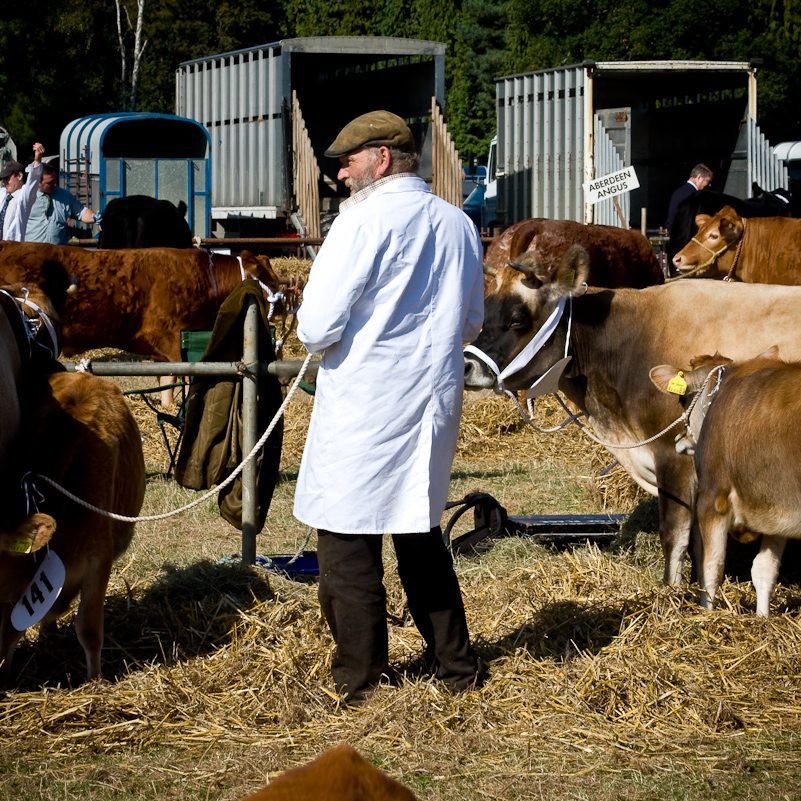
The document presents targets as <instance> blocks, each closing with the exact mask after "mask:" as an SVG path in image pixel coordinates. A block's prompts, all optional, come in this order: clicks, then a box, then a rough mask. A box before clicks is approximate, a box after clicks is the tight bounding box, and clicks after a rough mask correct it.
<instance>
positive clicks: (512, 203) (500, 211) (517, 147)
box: [485, 60, 789, 229]
mask: <svg viewBox="0 0 801 801" xmlns="http://www.w3.org/2000/svg"><path fill="white" fill-rule="evenodd" d="M760 66H761V62H760V61H758V60H754V61H751V62H729V61H727V62H713V61H630V62H617V61H585V62H583V63H582V64H574V65H572V66H566V67H558V68H556V69H549V70H538V71H535V72H527V73H522V74H517V75H507V76H504V77H500V78H496V100H497V125H498V128H497V167H496V169H495V170H493V171H492V173H491V174H490V175H489V176H488V183H487V189H486V195H487V197H489V198H492V197H494V196H495V195H497V201H496V202H497V209H496V210H495V211H494V212H492V211H491V210H490V211H489V212H488V214H485V216H487V217H488V216H492V219H493V224H494V225H497V226H499V227H506V226H509V225H511V224H513V223H515V222H518V221H519V220H523V219H527V218H530V217H545V218H550V219H566V220H576V221H578V222H586V223H591V222H595V223H600V224H605V225H623V226H626V227H636V228H640V227H642V224H643V215H645V217H646V218H647V225H648V226H649V227H651V228H652V229H654V228H658V227H659V226H662V225H664V222H665V218H666V216H667V208H668V202H669V200H670V196H671V194H672V193H673V191H674V190H675V189H676V188H677V187H678V186H680V185H681V183H682V182H683V181H685V180H686V179H687V177H688V176H689V174H690V170H691V169H692V167H693V166H694V165H695V164H697V163H699V162H700V163H705V164H707V165H708V166H709V167H711V169H712V170H713V171H714V173H715V180H714V184H713V188H714V189H716V190H718V191H722V192H725V193H727V194H730V195H735V196H737V197H743V198H745V197H749V196H750V195H751V185H752V182H754V181H755V182H757V183H758V184H759V185H760V186H761V187H762V188H763V189H767V190H773V189H777V188H779V187H783V188H787V187H788V185H789V184H788V176H787V169H786V166H785V165H784V164H783V163H782V162H781V161H780V160H779V159H778V158H777V157H776V156H775V155H774V154H773V152H772V149H771V147H770V145H769V144H768V142H767V141H766V140H765V137H764V136H763V135H762V133H761V131H760V130H759V127H758V126H757V124H756V122H757V71H758V68H759V67H760ZM491 156H492V157H493V158H494V155H492V154H491ZM628 167H633V168H634V170H635V172H636V176H637V179H638V181H639V188H637V189H634V190H633V191H630V192H626V193H624V194H620V195H618V196H616V199H617V201H618V206H619V209H620V211H618V209H616V208H615V203H614V200H613V199H612V198H606V199H603V200H601V201H599V202H598V203H596V204H594V205H593V204H590V203H588V202H587V198H585V194H584V189H583V187H584V184H585V182H588V181H593V180H596V179H600V178H602V177H603V176H606V175H609V174H612V173H615V172H617V171H619V170H622V169H624V168H628ZM493 179H494V180H493ZM495 182H496V183H495ZM494 184H495V185H494ZM643 210H644V211H643Z"/></svg>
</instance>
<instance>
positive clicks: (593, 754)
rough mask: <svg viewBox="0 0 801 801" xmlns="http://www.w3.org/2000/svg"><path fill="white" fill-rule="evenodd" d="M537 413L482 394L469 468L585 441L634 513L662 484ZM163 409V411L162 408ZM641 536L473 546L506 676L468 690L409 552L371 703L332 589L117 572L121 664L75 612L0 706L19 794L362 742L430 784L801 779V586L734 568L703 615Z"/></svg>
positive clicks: (541, 457) (151, 783) (487, 645)
mask: <svg viewBox="0 0 801 801" xmlns="http://www.w3.org/2000/svg"><path fill="white" fill-rule="evenodd" d="M309 405H310V401H309V399H308V398H307V399H305V400H304V401H303V402H302V403H300V404H298V405H293V406H292V407H290V414H289V417H288V419H287V435H286V436H287V439H286V443H285V448H284V461H285V463H286V464H290V463H294V464H295V465H296V464H297V460H298V459H299V454H300V449H301V448H302V441H303V438H304V436H305V426H306V424H307V419H308V407H309ZM134 408H135V409H136V407H134ZM135 413H136V412H135ZM515 414H516V413H512V412H511V411H510V410H509V407H508V405H506V404H503V403H502V402H501V401H500V399H497V398H495V397H488V396H468V402H467V403H466V406H465V417H464V425H463V427H462V433H461V435H460V443H459V455H458V456H457V463H463V462H464V460H465V459H468V460H470V462H471V464H472V463H475V462H482V463H484V464H486V465H488V466H491V465H492V464H493V463H495V462H497V461H514V460H521V461H524V462H525V461H530V462H536V463H538V464H540V465H541V466H545V467H547V465H548V464H551V463H553V462H555V461H556V460H567V461H571V462H576V463H578V464H579V465H580V469H581V470H583V471H584V475H586V476H587V478H586V479H585V480H586V481H587V482H588V485H587V487H588V490H589V496H590V497H591V498H593V499H594V503H596V504H597V505H598V506H599V507H601V508H612V509H613V510H615V511H617V510H622V511H628V510H629V509H631V507H632V505H633V503H634V502H635V501H636V500H637V499H638V498H639V497H641V496H639V494H638V492H637V491H636V490H634V489H633V488H632V485H631V482H630V481H628V479H627V478H626V477H625V474H624V475H623V476H620V475H619V473H620V472H621V471H618V474H617V475H616V474H615V473H612V474H611V475H610V476H607V477H606V478H604V479H598V478H597V477H595V474H597V472H598V469H599V468H600V467H605V466H606V465H608V463H609V457H608V454H606V452H605V451H603V450H602V449H600V448H599V447H598V446H595V445H594V444H592V443H588V441H587V440H586V439H583V435H581V434H580V433H579V432H578V431H573V432H567V433H563V434H561V435H559V436H554V437H550V438H549V437H544V436H540V435H534V436H532V435H531V434H530V433H529V432H528V431H526V430H525V429H524V427H523V425H522V424H521V423H520V422H519V421H518V419H517V418H516V416H515ZM538 415H541V420H540V422H541V424H547V425H552V424H553V418H554V417H555V416H556V415H557V410H556V409H555V408H550V407H549V406H548V404H544V405H542V406H541V408H540V410H539V411H538ZM137 416H138V417H139V415H138V414H137ZM141 419H142V420H144V422H143V423H141V424H142V425H143V427H144V428H145V429H146V430H147V425H148V424H147V420H149V419H152V414H150V415H149V416H148V415H144V416H143V417H142V418H141ZM155 433H156V436H159V435H158V432H155ZM148 436H150V434H149V433H148ZM159 447H162V446H159ZM151 458H152V460H155V459H156V458H161V457H155V456H154V457H149V459H151ZM165 466H166V465H165ZM593 487H594V488H595V489H594V491H595V495H593V494H592V493H593ZM510 511H512V512H516V511H517V510H516V509H510ZM635 533H636V537H634V538H633V542H634V547H632V548H631V549H629V550H626V551H624V552H622V553H615V552H613V551H611V550H610V551H607V552H603V551H600V550H598V549H596V548H593V547H588V548H576V549H574V550H566V551H556V550H553V549H550V548H547V547H544V546H538V545H536V544H533V543H532V542H530V541H527V540H520V539H513V538H510V539H505V540H500V541H498V542H497V543H495V544H494V546H493V547H492V548H491V549H490V550H488V551H487V552H486V553H485V554H483V555H482V556H481V557H480V558H473V559H468V558H460V559H459V560H458V563H457V569H458V572H459V577H460V581H461V584H462V588H463V594H464V597H465V604H466V607H467V613H468V622H469V625H470V630H471V633H472V636H473V638H474V641H475V644H476V647H477V649H478V650H479V652H480V653H481V655H482V657H483V658H484V659H485V660H487V661H488V663H489V666H490V671H491V672H490V679H489V681H488V683H487V685H486V686H485V687H484V688H482V689H481V690H477V691H470V692H466V693H463V694H461V695H458V696H451V695H450V694H448V693H447V692H445V691H444V690H443V688H442V687H441V686H440V685H439V684H438V683H436V682H434V681H432V680H431V679H430V677H428V676H427V675H426V674H425V673H424V672H423V670H422V666H421V664H420V656H421V653H422V642H421V640H420V637H419V635H418V633H417V631H416V629H415V628H414V626H413V625H412V623H411V621H410V619H409V616H408V612H407V611H406V608H405V603H404V599H403V594H402V591H401V588H400V583H399V580H398V578H397V575H396V573H395V572H394V569H393V565H392V561H391V559H389V560H388V563H387V568H388V573H387V584H388V592H389V601H388V607H389V613H390V620H391V625H390V649H391V659H392V662H393V665H394V666H396V667H399V669H400V672H401V678H400V680H399V684H398V686H395V687H388V686H384V687H381V688H380V689H379V690H378V691H377V693H376V694H375V695H374V696H373V697H372V698H371V699H370V701H369V702H368V703H367V704H366V705H365V706H363V707H360V708H356V709H345V708H344V707H343V706H342V705H341V704H340V703H339V702H338V700H337V699H336V698H335V697H334V696H333V694H332V692H331V682H330V676H329V665H330V657H331V647H332V645H331V641H330V637H329V635H328V633H327V631H326V629H325V626H324V624H323V623H322V621H321V619H320V614H319V609H318V606H317V603H316V597H315V586H314V585H304V584H298V583H293V582H290V581H287V580H284V579H282V578H280V577H277V576H274V575H269V576H268V574H266V573H265V572H264V571H261V570H258V569H251V568H243V567H241V566H228V565H218V564H214V563H212V562H198V563H196V564H193V565H191V566H189V567H185V568H182V569H178V568H169V567H166V568H165V569H163V570H162V571H161V572H160V573H159V574H157V575H155V576H146V577H142V578H139V579H136V580H130V581H129V579H128V576H127V575H126V574H125V571H124V570H118V572H117V574H115V575H114V576H113V577H112V584H111V588H110V591H109V596H108V598H107V602H106V635H107V641H106V647H105V649H104V654H103V656H104V672H105V676H106V679H105V680H104V681H103V682H94V683H91V684H84V685H81V684H80V683H79V682H80V680H81V677H82V675H83V669H84V668H83V654H82V652H81V649H80V647H79V646H78V645H77V642H76V640H75V636H74V631H73V630H72V627H71V625H70V622H71V621H70V618H69V616H67V618H65V619H63V620H62V621H61V623H60V626H59V628H58V629H57V630H56V631H55V632H53V633H51V634H50V635H49V636H48V638H47V642H46V643H43V642H37V635H36V634H35V633H29V634H28V635H27V636H26V638H25V639H24V640H23V642H22V643H21V644H20V646H19V648H18V650H17V653H16V655H15V664H16V666H17V669H18V670H19V672H20V674H21V675H20V681H19V686H18V689H16V690H14V691H12V692H10V693H9V694H8V695H7V696H6V697H5V699H4V700H3V701H2V703H0V722H2V728H0V732H2V733H1V734H0V738H2V739H1V740H0V741H2V744H3V753H4V756H5V759H4V772H3V775H2V776H0V795H2V796H3V797H11V795H10V794H9V788H11V787H13V788H15V793H14V794H15V795H18V797H26V798H35V797H39V795H38V794H37V792H36V788H39V789H41V788H42V787H45V788H47V787H58V788H63V797H64V798H73V797H81V798H90V799H94V798H108V797H126V798H129V797H130V798H143V799H144V798H157V797H159V796H163V797H164V798H165V799H168V798H184V797H197V798H214V799H221V800H224V801H228V799H236V798H240V797H241V796H243V795H244V794H245V793H246V792H248V791H250V790H252V789H254V788H256V787H258V786H261V785H263V784H264V783H265V781H266V780H267V778H268V775H269V774H270V773H274V772H275V771H278V770H283V769H286V768H288V767H291V766H292V765H296V764H300V763H302V762H305V761H307V760H308V759H310V758H312V757H313V756H315V755H316V754H318V753H319V752H321V751H322V750H324V749H325V748H327V747H330V746H332V745H334V744H337V743H339V742H342V741H347V742H349V743H351V744H352V745H353V746H355V747H356V748H358V749H359V750H360V751H362V753H364V754H365V755H366V756H368V758H370V759H371V760H372V761H373V762H374V763H375V764H377V765H378V766H379V767H382V768H383V769H385V770H386V771H388V772H389V773H390V774H392V775H394V776H396V777H397V778H399V779H400V780H401V781H404V782H405V783H407V784H408V785H409V786H410V787H411V788H412V789H414V790H415V792H417V793H418V795H419V796H420V797H421V798H431V799H440V798H469V799H473V798H475V799H478V798H504V799H513V798H533V797H537V798H539V797H542V798H576V799H578V798H594V799H597V798H606V797H609V798H612V797H615V798H623V797H625V798H654V797H661V796H658V795H654V794H653V793H652V792H650V790H649V788H652V787H654V786H657V785H658V784H659V782H661V781H667V782H678V785H679V786H680V788H681V792H680V793H679V794H678V797H683V798H684V797H687V798H689V797H693V798H694V797H698V798H700V797H701V796H702V795H703V797H709V796H710V795H711V796H712V797H714V796H715V793H714V788H715V787H716V786H719V785H720V783H721V782H724V778H723V777H727V776H732V775H734V776H736V775H742V776H744V777H748V776H749V775H755V774H756V773H757V772H758V773H759V775H760V776H761V777H763V779H761V781H762V782H763V785H762V786H764V787H769V786H770V782H771V781H777V780H778V779H777V777H780V776H783V775H793V773H796V774H797V772H798V770H799V768H801V750H799V748H798V737H799V734H801V692H799V678H800V677H801V655H800V654H799V648H798V642H799V638H800V637H801V617H799V613H798V608H799V605H801V602H800V601H799V599H798V598H797V596H796V595H794V594H793V589H792V588H791V589H786V588H782V587H780V588H778V589H777V592H776V594H775V596H774V609H775V610H777V611H778V614H776V615H775V616H774V617H773V618H771V619H770V620H768V621H760V620H756V619H755V618H754V616H753V610H754V608H755V598H754V594H753V592H752V590H751V588H750V585H748V584H735V583H726V584H724V586H723V587H722V588H721V591H720V593H719V601H718V606H719V608H718V609H717V610H716V611H714V612H712V613H702V612H701V611H700V610H699V609H698V608H697V607H696V606H695V605H694V604H693V603H689V602H687V601H686V600H684V599H683V597H682V595H681V593H676V592H674V591H671V590H668V589H665V588H662V587H661V586H659V577H660V576H661V571H662V557H661V553H660V550H659V546H658V540H657V537H656V535H655V533H654V531H653V525H651V523H650V522H647V523H640V525H639V527H638V530H637V532H635ZM42 685H45V686H44V687H42ZM699 775H700V776H701V777H703V782H702V783H701V786H700V787H699V788H698V792H697V793H696V794H695V795H693V794H692V792H693V791H692V787H691V785H692V783H693V782H697V778H698V776H699ZM663 777H664V778H663ZM764 777H767V778H764ZM726 781H728V779H726ZM764 782H768V784H767V785H766V784H764ZM724 784H725V782H724ZM671 786H672V785H671ZM87 787H88V788H95V789H96V790H97V792H96V793H95V790H93V789H89V790H88V791H87V789H86V788H87ZM4 788H5V791H4ZM68 788H75V793H76V794H75V795H73V794H72V791H71V789H70V790H69V792H70V794H69V795H68ZM610 788H617V790H615V791H612V790H610ZM638 788H639V789H638ZM59 792H60V790H59ZM24 793H28V795H24ZM185 793H186V794H185ZM768 794H770V793H768ZM665 797H675V796H674V795H666V796H665Z"/></svg>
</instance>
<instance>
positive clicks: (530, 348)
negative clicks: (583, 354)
mask: <svg viewBox="0 0 801 801" xmlns="http://www.w3.org/2000/svg"><path fill="white" fill-rule="evenodd" d="M566 303H567V298H566V297H561V298H559V300H558V301H557V304H556V308H555V309H554V310H553V312H551V316H550V317H549V318H548V319H547V320H546V321H545V325H543V326H542V328H540V330H539V331H537V333H536V334H535V335H534V337H533V338H532V339H531V341H530V342H529V343H528V344H527V345H526V346H525V347H524V348H523V350H521V351H520V353H518V354H517V356H515V357H514V359H512V361H511V362H510V363H509V364H508V365H507V366H506V367H505V368H504V369H503V371H501V370H500V368H499V367H498V365H497V364H496V363H495V361H494V360H493V359H492V358H491V357H489V356H487V354H486V353H484V351H482V350H480V349H479V348H477V347H475V346H474V345H468V346H467V347H466V348H465V349H464V352H465V353H470V354H472V355H473V356H476V357H477V358H479V359H481V361H483V362H484V364H486V365H487V366H488V367H489V368H490V370H492V372H493V373H495V376H496V380H495V392H497V393H498V394H499V395H502V394H503V393H504V392H505V391H506V387H505V386H504V384H503V380H504V379H505V378H509V376H511V375H514V374H515V373H519V372H520V371H521V370H522V369H523V368H524V367H526V366H527V365H528V364H529V363H530V362H531V360H532V359H533V358H534V357H535V356H536V355H537V354H538V353H539V352H540V351H541V350H542V349H543V347H544V346H545V343H546V342H547V341H548V340H549V339H550V338H551V336H552V335H553V333H554V331H556V327H557V326H558V325H559V322H560V321H561V319H562V315H563V314H564V311H565V304H566ZM572 322H573V298H572V296H571V297H570V314H569V317H568V324H567V337H566V338H565V355H564V357H563V358H562V359H560V360H559V361H558V362H556V364H554V365H552V366H551V367H550V368H549V369H548V370H547V371H546V372H545V373H544V374H543V375H542V376H540V377H539V378H538V379H537V380H536V381H535V382H534V383H533V384H532V385H531V388H530V389H528V390H527V391H526V397H527V398H534V397H537V396H539V395H547V394H549V393H551V392H556V389H557V388H558V385H559V379H560V378H561V377H562V373H563V372H564V370H565V367H567V365H568V363H569V362H570V359H571V358H572V357H570V356H568V355H567V350H568V347H569V346H570V327H571V324H572Z"/></svg>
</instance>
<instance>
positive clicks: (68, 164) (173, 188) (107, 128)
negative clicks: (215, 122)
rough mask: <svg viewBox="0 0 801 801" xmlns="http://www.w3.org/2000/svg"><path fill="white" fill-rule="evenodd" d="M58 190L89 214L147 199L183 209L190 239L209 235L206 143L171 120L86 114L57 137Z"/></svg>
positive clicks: (197, 129)
mask: <svg viewBox="0 0 801 801" xmlns="http://www.w3.org/2000/svg"><path fill="white" fill-rule="evenodd" d="M59 156H60V161H59V166H60V177H61V185H62V186H64V187H65V188H66V189H69V190H70V191H71V192H72V193H73V194H75V195H77V196H78V198H80V199H81V200H82V201H83V202H84V203H85V204H86V205H87V206H89V207H90V208H92V209H94V210H95V211H101V212H102V211H104V210H105V208H106V205H107V204H108V202H109V201H110V200H113V199H114V198H118V197H128V196H130V195H148V196H150V197H155V198H158V199H160V200H169V201H170V202H172V203H174V204H175V205H176V206H177V205H178V204H179V203H180V202H181V201H183V202H184V203H186V206H187V222H188V223H189V227H190V228H191V229H192V234H193V236H199V237H204V238H205V237H207V236H208V235H209V218H210V215H211V140H210V137H209V133H208V131H207V130H206V129H205V128H204V127H203V126H202V125H201V124H200V123H198V122H196V121H195V120H190V119H187V118H185V117H178V116H175V115H174V114H144V113H143V114H140V113H137V112H131V113H111V114H92V115H90V116H88V117H81V118H80V119H77V120H73V121H72V122H71V123H69V125H67V127H66V128H64V130H63V131H62V132H61V141H60V147H59Z"/></svg>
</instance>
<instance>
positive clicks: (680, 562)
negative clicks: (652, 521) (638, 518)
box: [659, 487, 693, 587]
mask: <svg viewBox="0 0 801 801" xmlns="http://www.w3.org/2000/svg"><path fill="white" fill-rule="evenodd" d="M685 494H686V493H685ZM692 522H693V504H692V500H690V501H683V500H681V499H680V498H679V497H678V496H677V494H675V493H671V492H667V491H665V490H663V489H662V488H661V487H660V489H659V540H660V543H661V545H662V554H663V556H664V557H665V575H664V582H665V584H667V585H668V586H671V587H678V586H679V585H680V584H681V578H682V570H683V567H684V557H685V556H686V554H687V548H688V546H689V544H690V528H691V526H692Z"/></svg>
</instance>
